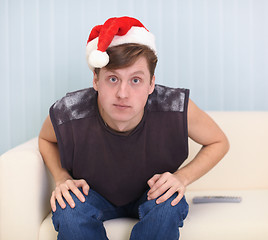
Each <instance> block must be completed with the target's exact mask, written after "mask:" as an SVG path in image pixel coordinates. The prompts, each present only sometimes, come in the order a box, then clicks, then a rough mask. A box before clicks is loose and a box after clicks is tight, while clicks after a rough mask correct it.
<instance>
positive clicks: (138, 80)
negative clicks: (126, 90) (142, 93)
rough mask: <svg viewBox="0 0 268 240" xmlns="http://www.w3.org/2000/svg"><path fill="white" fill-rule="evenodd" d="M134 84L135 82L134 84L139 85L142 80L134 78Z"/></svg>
mask: <svg viewBox="0 0 268 240" xmlns="http://www.w3.org/2000/svg"><path fill="white" fill-rule="evenodd" d="M132 82H133V83H134V84H137V83H139V82H140V79H138V78H134V79H133V80H132Z"/></svg>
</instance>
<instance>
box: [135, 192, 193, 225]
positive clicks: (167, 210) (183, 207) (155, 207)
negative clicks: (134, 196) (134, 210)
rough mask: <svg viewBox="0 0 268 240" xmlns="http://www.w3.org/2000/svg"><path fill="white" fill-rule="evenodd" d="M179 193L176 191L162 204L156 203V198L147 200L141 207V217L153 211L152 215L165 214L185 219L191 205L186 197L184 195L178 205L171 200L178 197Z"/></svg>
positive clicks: (164, 215)
mask: <svg viewBox="0 0 268 240" xmlns="http://www.w3.org/2000/svg"><path fill="white" fill-rule="evenodd" d="M177 195H178V194H177V193H175V194H174V195H173V196H172V197H170V198H169V199H168V200H166V201H165V202H162V203H160V204H156V202H155V200H150V201H146V202H145V203H143V204H142V205H141V206H140V208H139V214H140V218H143V217H144V216H145V215H147V214H148V213H151V215H155V216H157V217H160V216H163V217H164V218H166V217H169V216H170V217H171V218H175V219H178V220H179V221H183V220H184V219H185V218H186V216H187V214H188V211H189V206H188V203H187V202H186V200H185V197H183V198H182V199H181V200H180V202H179V203H178V204H177V205H175V206H172V205H171V202H172V201H173V200H174V199H175V198H176V197H177Z"/></svg>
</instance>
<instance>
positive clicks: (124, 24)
mask: <svg viewBox="0 0 268 240" xmlns="http://www.w3.org/2000/svg"><path fill="white" fill-rule="evenodd" d="M124 43H138V44H142V45H146V46H148V47H149V48H151V49H152V50H153V51H154V52H155V53H156V47H155V40H154V35H153V34H152V33H150V32H149V31H148V30H147V29H146V28H145V27H144V26H143V24H142V23H141V22H140V21H139V20H137V19H135V18H131V17H119V18H116V17H115V18H110V19H108V20H107V21H106V22H105V23H104V24H103V25H97V26H95V27H94V28H93V29H92V31H91V33H90V35H89V38H88V41H87V46H86V58H87V62H88V66H89V68H90V69H91V70H92V71H93V70H94V69H95V68H102V67H105V66H106V65H107V64H108V63H109V55H108V54H107V52H106V49H107V48H108V47H113V46H117V45H121V44H124Z"/></svg>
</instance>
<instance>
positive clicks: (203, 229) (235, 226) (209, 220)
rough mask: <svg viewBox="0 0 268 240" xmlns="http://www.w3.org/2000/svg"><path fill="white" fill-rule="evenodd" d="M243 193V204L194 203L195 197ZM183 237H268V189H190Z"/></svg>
mask: <svg viewBox="0 0 268 240" xmlns="http://www.w3.org/2000/svg"><path fill="white" fill-rule="evenodd" d="M213 195H217V196H241V197H242V201H241V202H240V203H204V204H193V203H192V199H193V197H194V196H213ZM186 199H187V201H188V203H189V208H190V210H189V214H188V216H187V218H186V220H185V222H184V227H183V228H182V230H181V239H182V240H200V239H201V240H203V239H205V240H215V239H217V240H226V239H228V240H239V239H243V240H252V239H258V240H267V239H268V190H244V191H189V192H187V194H186Z"/></svg>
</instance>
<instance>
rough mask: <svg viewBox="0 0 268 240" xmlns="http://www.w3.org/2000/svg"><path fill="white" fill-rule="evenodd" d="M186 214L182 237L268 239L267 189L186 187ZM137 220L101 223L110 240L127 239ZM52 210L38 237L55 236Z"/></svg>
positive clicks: (48, 238) (41, 239)
mask: <svg viewBox="0 0 268 240" xmlns="http://www.w3.org/2000/svg"><path fill="white" fill-rule="evenodd" d="M214 195H216V196H241V197H242V202H241V203H208V204H207V203H206V204H193V203H192V199H193V197H194V196H214ZM186 199H187V202H188V203H189V208H190V210H189V214H188V216H187V218H186V220H185V222H184V226H183V228H182V229H181V238H180V239H182V240H215V239H217V240H226V239H228V240H240V239H243V240H252V239H258V240H267V239H268V190H251V191H246V190H244V191H188V192H187V193H186ZM136 222H137V220H135V219H126V218H120V219H114V220H109V221H106V222H105V223H104V226H105V228H106V231H107V236H108V238H109V240H127V239H129V236H130V233H131V230H132V228H133V226H134V225H135V223H136ZM56 236H57V235H56V232H55V231H54V228H53V225H52V222H51V214H49V215H48V217H47V218H46V219H45V220H44V221H43V223H42V225H41V228H40V235H39V240H56Z"/></svg>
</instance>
